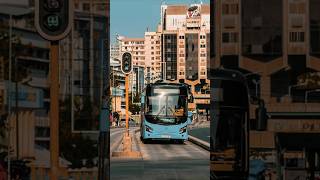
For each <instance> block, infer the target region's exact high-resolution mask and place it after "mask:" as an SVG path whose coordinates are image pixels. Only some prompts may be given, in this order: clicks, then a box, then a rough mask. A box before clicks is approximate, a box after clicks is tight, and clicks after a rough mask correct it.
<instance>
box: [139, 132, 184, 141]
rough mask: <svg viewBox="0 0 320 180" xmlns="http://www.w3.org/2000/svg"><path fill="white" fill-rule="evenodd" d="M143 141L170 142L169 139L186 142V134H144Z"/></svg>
mask: <svg viewBox="0 0 320 180" xmlns="http://www.w3.org/2000/svg"><path fill="white" fill-rule="evenodd" d="M144 139H154V140H170V139H180V140H187V139H188V134H187V133H181V134H180V133H168V132H163V133H161V132H160V133H152V132H145V136H144Z"/></svg>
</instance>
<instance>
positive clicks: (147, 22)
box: [110, 0, 210, 43]
mask: <svg viewBox="0 0 320 180" xmlns="http://www.w3.org/2000/svg"><path fill="white" fill-rule="evenodd" d="M162 2H165V4H168V5H169V4H188V5H190V4H195V3H200V0H165V1H164V0H110V38H111V43H114V42H115V41H116V39H115V35H116V34H119V35H122V36H126V37H132V38H142V37H144V32H145V31H147V28H149V31H155V30H156V28H157V25H158V24H159V23H160V6H161V4H162ZM202 2H203V3H204V4H209V3H210V0H202Z"/></svg>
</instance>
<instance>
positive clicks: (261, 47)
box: [211, 0, 320, 179]
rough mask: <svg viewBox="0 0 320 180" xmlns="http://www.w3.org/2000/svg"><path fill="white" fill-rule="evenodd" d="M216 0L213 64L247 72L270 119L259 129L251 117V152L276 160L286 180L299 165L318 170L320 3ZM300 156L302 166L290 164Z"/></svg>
mask: <svg viewBox="0 0 320 180" xmlns="http://www.w3.org/2000/svg"><path fill="white" fill-rule="evenodd" d="M212 3H213V4H211V7H212V10H211V11H213V12H215V13H214V16H212V18H211V20H212V23H213V24H214V26H212V28H211V32H214V33H212V34H211V37H212V38H211V39H212V42H211V47H212V51H211V68H217V67H224V68H230V69H236V70H239V71H241V72H243V73H245V74H246V76H247V79H248V83H249V88H250V93H251V95H255V96H258V97H260V98H262V99H264V101H265V103H266V107H267V111H268V114H269V117H270V118H269V121H268V128H267V131H264V132H257V131H255V130H254V129H255V128H254V127H255V125H254V124H255V120H254V117H252V121H251V127H252V130H251V133H250V146H251V149H252V150H253V151H254V150H257V151H259V153H260V155H261V154H262V156H260V157H263V156H264V158H265V160H269V163H270V166H271V167H273V168H275V169H278V171H277V173H278V176H279V177H285V179H291V178H290V177H292V176H290V174H291V175H292V171H293V169H300V173H299V174H298V175H299V176H301V177H306V176H310V173H309V172H315V171H316V172H317V171H318V170H317V168H319V163H318V162H317V161H315V159H318V158H319V157H320V152H319V150H317V149H319V148H320V146H319V143H317V140H316V139H318V138H319V133H320V128H319V127H320V114H319V112H320V98H319V97H320V93H319V92H320V90H319V89H320V81H319V77H320V76H319V71H320V36H319V34H320V11H319V8H320V2H319V1H317V0H282V1H281V0H274V1H269V0H261V1H256V0H218V1H212ZM212 15H213V14H212ZM277 154H278V155H277ZM280 159H283V161H280ZM293 161H294V162H297V163H290V162H293ZM267 162H268V161H267ZM281 169H282V170H281ZM295 173H297V172H295ZM311 176H312V173H311ZM313 177H314V174H313ZM303 179H305V178H303Z"/></svg>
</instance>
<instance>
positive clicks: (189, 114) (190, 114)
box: [188, 111, 193, 124]
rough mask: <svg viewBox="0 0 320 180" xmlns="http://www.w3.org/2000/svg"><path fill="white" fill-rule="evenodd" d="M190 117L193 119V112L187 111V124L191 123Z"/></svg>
mask: <svg viewBox="0 0 320 180" xmlns="http://www.w3.org/2000/svg"><path fill="white" fill-rule="evenodd" d="M192 119H193V113H192V112H191V111H188V124H191V123H192Z"/></svg>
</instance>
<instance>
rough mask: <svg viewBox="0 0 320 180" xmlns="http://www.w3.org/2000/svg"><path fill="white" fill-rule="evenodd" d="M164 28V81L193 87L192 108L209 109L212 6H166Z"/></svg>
mask: <svg viewBox="0 0 320 180" xmlns="http://www.w3.org/2000/svg"><path fill="white" fill-rule="evenodd" d="M160 26H161V28H160V31H161V45H162V47H161V50H162V51H161V64H162V72H163V78H164V79H166V80H170V81H173V82H183V83H187V84H188V85H190V87H191V91H192V93H193V95H194V98H195V104H193V105H196V106H191V108H198V109H208V107H207V105H208V104H209V88H208V87H209V80H208V78H207V62H208V60H209V49H210V48H209V47H210V43H209V42H210V41H209V40H210V38H209V37H210V6H209V5H207V4H192V5H191V6H187V5H162V6H161V24H160Z"/></svg>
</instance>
